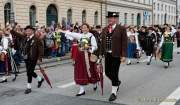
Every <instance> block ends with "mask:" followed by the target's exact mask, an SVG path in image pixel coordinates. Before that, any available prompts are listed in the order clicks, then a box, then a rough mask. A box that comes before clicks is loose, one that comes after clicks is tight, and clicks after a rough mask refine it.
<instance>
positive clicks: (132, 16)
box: [131, 14, 134, 25]
mask: <svg viewBox="0 0 180 105" xmlns="http://www.w3.org/2000/svg"><path fill="white" fill-rule="evenodd" d="M131 21H132V23H131V24H132V25H134V14H132V15H131Z"/></svg>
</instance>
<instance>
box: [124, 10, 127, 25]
mask: <svg viewBox="0 0 180 105" xmlns="http://www.w3.org/2000/svg"><path fill="white" fill-rule="evenodd" d="M124 24H125V25H126V24H127V13H124Z"/></svg>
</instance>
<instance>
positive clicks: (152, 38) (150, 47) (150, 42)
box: [144, 27, 156, 65]
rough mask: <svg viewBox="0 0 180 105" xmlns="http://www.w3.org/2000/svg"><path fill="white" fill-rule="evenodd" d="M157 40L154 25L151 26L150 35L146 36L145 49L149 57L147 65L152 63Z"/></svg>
mask: <svg viewBox="0 0 180 105" xmlns="http://www.w3.org/2000/svg"><path fill="white" fill-rule="evenodd" d="M155 42H156V35H155V32H154V29H153V27H149V28H148V35H146V36H145V46H144V47H145V48H144V51H145V53H146V57H147V65H150V64H151V60H152V57H153V52H154V45H155Z"/></svg>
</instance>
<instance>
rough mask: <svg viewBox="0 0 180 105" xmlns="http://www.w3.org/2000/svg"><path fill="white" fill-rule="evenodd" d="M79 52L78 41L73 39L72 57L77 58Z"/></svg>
mask: <svg viewBox="0 0 180 105" xmlns="http://www.w3.org/2000/svg"><path fill="white" fill-rule="evenodd" d="M77 52H78V43H77V41H73V42H72V47H71V58H72V59H73V60H75V59H76V56H77Z"/></svg>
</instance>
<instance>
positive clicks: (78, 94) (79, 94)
mask: <svg viewBox="0 0 180 105" xmlns="http://www.w3.org/2000/svg"><path fill="white" fill-rule="evenodd" d="M85 94H86V93H85V91H84V92H83V93H81V94H76V96H77V97H78V96H83V95H85Z"/></svg>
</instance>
